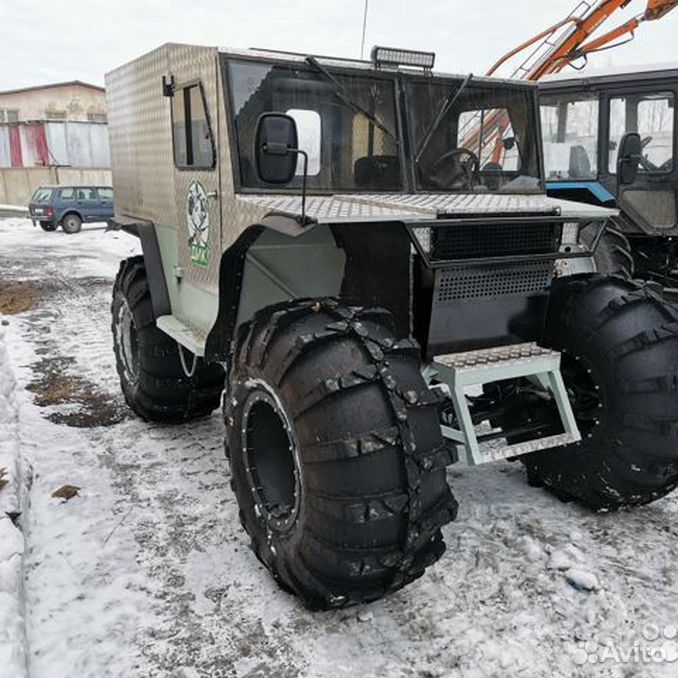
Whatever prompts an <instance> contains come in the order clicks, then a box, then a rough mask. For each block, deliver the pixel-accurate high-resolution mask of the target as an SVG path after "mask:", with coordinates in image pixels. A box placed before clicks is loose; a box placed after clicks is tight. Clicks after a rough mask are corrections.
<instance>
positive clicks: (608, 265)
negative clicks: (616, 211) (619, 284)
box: [579, 222, 635, 280]
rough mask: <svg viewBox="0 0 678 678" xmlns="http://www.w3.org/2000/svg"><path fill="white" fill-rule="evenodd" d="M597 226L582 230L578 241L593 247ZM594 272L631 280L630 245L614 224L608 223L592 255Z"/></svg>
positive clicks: (631, 257) (632, 266)
mask: <svg viewBox="0 0 678 678" xmlns="http://www.w3.org/2000/svg"><path fill="white" fill-rule="evenodd" d="M598 228H599V226H598V225H597V224H596V225H594V226H589V227H587V228H584V229H582V231H581V233H580V234H579V239H580V240H581V242H583V243H584V244H585V245H587V246H588V247H591V245H593V243H594V241H595V238H596V234H597V233H598ZM593 260H594V263H595V266H596V272H597V273H601V274H603V275H616V276H619V277H621V278H624V279H625V280H630V279H631V278H633V273H634V269H635V265H634V261H633V254H632V252H631V244H630V243H629V241H628V240H627V239H626V236H625V235H624V234H623V233H622V232H621V231H620V230H619V228H618V227H617V225H616V224H614V223H612V222H610V223H608V225H607V227H606V228H605V232H604V233H603V236H602V237H601V238H600V241H599V242H598V246H597V247H596V251H595V252H594V254H593Z"/></svg>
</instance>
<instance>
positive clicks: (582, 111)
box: [541, 96, 599, 179]
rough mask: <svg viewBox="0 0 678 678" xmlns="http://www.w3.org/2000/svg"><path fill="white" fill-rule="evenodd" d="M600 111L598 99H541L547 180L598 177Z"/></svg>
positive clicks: (557, 97)
mask: <svg viewBox="0 0 678 678" xmlns="http://www.w3.org/2000/svg"><path fill="white" fill-rule="evenodd" d="M598 110H599V104H598V99H597V98H596V97H589V98H586V99H576V100H573V99H571V98H564V97H559V96H555V97H548V96H545V97H543V98H542V105H541V126H542V134H543V137H544V165H545V168H546V178H547V179H595V177H596V176H597V175H598Z"/></svg>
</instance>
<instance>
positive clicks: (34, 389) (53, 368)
mask: <svg viewBox="0 0 678 678" xmlns="http://www.w3.org/2000/svg"><path fill="white" fill-rule="evenodd" d="M74 363H75V359H74V358H64V357H56V358H43V359H41V360H39V361H38V362H37V363H34V364H33V365H32V368H33V371H34V373H35V375H36V376H35V379H33V381H31V382H30V384H28V386H27V387H26V389H27V390H28V391H30V392H31V393H33V395H34V397H35V403H36V405H38V406H39V407H51V406H59V405H61V406H66V407H65V409H64V410H63V411H60V412H52V413H51V414H49V415H48V417H47V418H48V419H49V420H50V421H53V422H54V423H55V424H66V425H67V426H73V427H76V428H94V427H95V426H113V425H115V424H118V423H120V422H121V421H122V420H123V419H126V418H127V417H128V412H127V409H126V408H124V407H123V406H122V405H121V404H120V403H118V402H116V401H115V400H113V399H112V398H111V397H110V395H108V394H106V393H104V392H103V391H101V389H99V388H98V387H97V386H96V385H95V384H93V383H92V382H90V381H88V380H87V379H85V378H83V377H81V376H78V375H75V374H71V373H69V369H70V367H71V366H72V365H73V364H74Z"/></svg>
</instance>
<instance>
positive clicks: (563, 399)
mask: <svg viewBox="0 0 678 678" xmlns="http://www.w3.org/2000/svg"><path fill="white" fill-rule="evenodd" d="M534 353H536V355H535V354H534ZM484 355H487V356H489V357H490V359H489V360H486V361H483V359H482V357H483V356H484ZM496 356H499V357H498V358H497V357H496ZM503 356H506V358H503ZM475 358H477V362H474V359H475ZM444 359H448V361H450V362H452V365H448V364H445V363H444V362H443V360H444ZM469 362H470V364H467V363H469ZM428 373H429V375H435V376H436V378H438V379H440V380H441V381H443V382H445V383H446V384H447V386H448V387H449V390H450V398H451V400H452V404H453V407H454V411H455V413H456V415H457V421H458V422H459V423H460V424H461V429H456V428H453V427H451V426H447V425H445V424H441V429H442V433H443V436H445V437H446V438H449V439H451V440H453V441H454V442H456V443H458V444H459V446H460V447H461V448H462V449H463V450H464V451H465V452H466V457H467V462H468V464H469V465H470V466H475V465H477V464H481V463H486V462H490V461H497V460H498V459H505V458H507V457H517V456H520V455H522V454H528V453H529V452H534V451H537V450H541V449H547V448H549V447H556V446H560V445H567V444H571V443H575V442H578V441H579V440H581V433H580V431H579V427H578V426H577V422H576V420H575V417H574V412H573V411H572V406H571V405H570V401H569V398H568V397H567V389H566V388H565V383H564V382H563V377H562V375H561V373H560V353H559V352H557V351H550V350H547V349H541V348H540V347H538V346H537V345H536V344H517V345H514V346H509V347H499V348H493V349H488V350H486V351H482V350H480V351H469V352H465V353H456V354H450V355H448V356H436V357H434V359H433V362H432V364H431V366H430V369H429V370H428ZM520 377H525V378H532V379H534V380H537V381H538V382H539V383H540V384H541V385H542V386H544V387H546V388H548V389H549V391H550V392H551V394H552V395H553V398H554V400H555V402H556V406H557V408H558V412H559V414H560V419H561V421H562V424H563V429H564V433H561V434H558V435H553V436H546V437H542V438H535V439H532V440H529V441H525V442H523V443H516V444H514V445H508V446H505V447H503V448H502V449H501V451H500V453H497V452H496V451H492V450H486V449H483V448H482V447H481V445H480V443H479V441H478V435H477V433H476V430H475V426H474V425H473V421H472V419H471V411H470V409H469V406H468V401H467V399H466V395H465V393H464V389H465V388H466V387H468V386H482V385H483V384H490V383H493V382H496V381H502V380H505V379H517V378H520Z"/></svg>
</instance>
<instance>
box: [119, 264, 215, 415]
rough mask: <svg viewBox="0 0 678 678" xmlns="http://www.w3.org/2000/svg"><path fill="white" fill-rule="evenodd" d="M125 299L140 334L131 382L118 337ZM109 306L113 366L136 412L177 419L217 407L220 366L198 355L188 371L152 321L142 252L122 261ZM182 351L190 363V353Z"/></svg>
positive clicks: (173, 344) (208, 412) (169, 342)
mask: <svg viewBox="0 0 678 678" xmlns="http://www.w3.org/2000/svg"><path fill="white" fill-rule="evenodd" d="M123 303H127V305H128V307H129V310H130V312H131V314H132V317H133V319H134V326H135V330H136V334H137V338H138V339H137V341H138V356H139V374H138V379H137V380H136V381H135V382H133V381H131V380H130V378H129V376H128V374H127V370H126V369H125V365H124V359H123V357H122V355H121V347H120V346H119V345H118V340H117V332H116V329H117V319H118V317H119V312H120V307H121V305H122V304H123ZM111 311H112V316H113V321H112V331H113V338H114V342H113V343H114V349H115V355H116V369H117V371H118V375H119V377H120V383H121V386H122V391H123V394H124V396H125V400H126V401H127V404H128V405H129V406H130V408H131V409H132V410H134V412H135V413H136V414H138V415H139V416H140V417H141V418H142V419H145V420H149V421H158V422H165V423H181V422H185V421H189V420H192V419H196V418H198V417H202V416H206V415H208V414H210V413H211V412H213V411H214V410H215V409H217V408H218V407H219V405H220V402H221V393H222V391H223V386H224V371H223V368H222V367H221V366H220V365H215V364H209V363H206V362H205V361H204V360H203V359H202V358H200V359H198V363H197V368H196V371H195V374H194V375H193V376H192V377H187V376H186V374H185V373H184V371H183V367H182V365H181V361H180V357H179V348H178V345H177V342H176V341H175V340H174V339H172V338H171V337H169V336H168V335H167V334H165V333H164V332H163V331H162V330H160V329H158V327H157V326H156V324H155V316H154V314H153V305H152V302H151V293H150V289H149V286H148V280H147V274H146V267H145V265H144V258H143V256H136V257H131V258H129V259H126V260H124V261H123V262H121V264H120V269H119V271H118V275H117V277H116V280H115V285H114V287H113V302H112V305H111ZM185 353H186V354H187V358H186V361H187V363H189V364H190V362H191V361H192V356H191V354H189V353H188V352H187V351H185ZM189 356H190V357H189Z"/></svg>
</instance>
